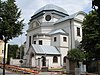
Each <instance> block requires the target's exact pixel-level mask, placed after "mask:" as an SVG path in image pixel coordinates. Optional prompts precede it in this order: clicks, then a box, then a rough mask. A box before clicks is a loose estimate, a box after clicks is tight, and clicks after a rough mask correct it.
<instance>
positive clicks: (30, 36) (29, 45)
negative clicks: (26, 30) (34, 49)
mask: <svg viewBox="0 0 100 75" xmlns="http://www.w3.org/2000/svg"><path fill="white" fill-rule="evenodd" d="M30 45H31V36H29V46H30Z"/></svg>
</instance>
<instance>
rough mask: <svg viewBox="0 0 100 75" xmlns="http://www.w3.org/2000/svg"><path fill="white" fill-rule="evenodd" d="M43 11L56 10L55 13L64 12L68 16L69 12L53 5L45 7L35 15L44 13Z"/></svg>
mask: <svg viewBox="0 0 100 75" xmlns="http://www.w3.org/2000/svg"><path fill="white" fill-rule="evenodd" d="M43 10H44V11H45V10H55V11H58V12H62V13H64V14H67V11H66V10H64V9H63V8H61V7H58V6H56V5H53V4H47V5H45V6H44V7H42V8H40V9H39V10H37V11H36V12H35V13H34V14H37V13H39V12H41V11H43Z"/></svg>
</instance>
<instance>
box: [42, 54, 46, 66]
mask: <svg viewBox="0 0 100 75" xmlns="http://www.w3.org/2000/svg"><path fill="white" fill-rule="evenodd" d="M42 66H46V58H45V57H44V56H42Z"/></svg>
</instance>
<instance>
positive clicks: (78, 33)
mask: <svg viewBox="0 0 100 75" xmlns="http://www.w3.org/2000/svg"><path fill="white" fill-rule="evenodd" d="M77 36H81V35H80V28H79V27H77Z"/></svg>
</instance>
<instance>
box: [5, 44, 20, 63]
mask: <svg viewBox="0 0 100 75" xmlns="http://www.w3.org/2000/svg"><path fill="white" fill-rule="evenodd" d="M18 49H19V47H18V45H9V44H8V56H7V61H8V62H9V60H10V58H11V57H12V58H16V54H17V50H18Z"/></svg>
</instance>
